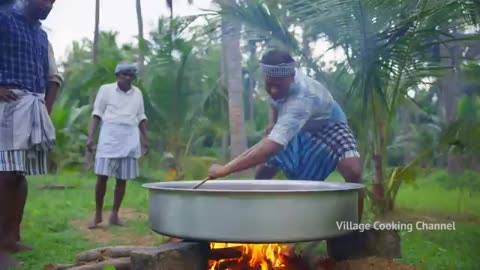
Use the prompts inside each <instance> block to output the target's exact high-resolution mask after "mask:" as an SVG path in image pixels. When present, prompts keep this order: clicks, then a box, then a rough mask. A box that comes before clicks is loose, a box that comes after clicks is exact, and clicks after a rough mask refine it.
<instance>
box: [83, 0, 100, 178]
mask: <svg viewBox="0 0 480 270" xmlns="http://www.w3.org/2000/svg"><path fill="white" fill-rule="evenodd" d="M99 38H100V0H95V30H94V33H93V48H92V61H93V65H94V66H96V65H97V62H98V43H99ZM94 102H95V94H93V93H92V94H91V95H90V98H89V105H90V108H93V103H94ZM92 163H93V154H92V153H90V152H89V151H88V150H87V149H85V154H84V168H83V169H84V170H85V171H88V170H90V168H91V167H92Z"/></svg>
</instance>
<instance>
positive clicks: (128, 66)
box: [115, 63, 138, 74]
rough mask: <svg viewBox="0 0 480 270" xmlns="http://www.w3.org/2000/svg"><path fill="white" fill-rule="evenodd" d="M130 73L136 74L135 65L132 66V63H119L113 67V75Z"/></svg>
mask: <svg viewBox="0 0 480 270" xmlns="http://www.w3.org/2000/svg"><path fill="white" fill-rule="evenodd" d="M125 71H128V72H132V73H134V74H137V72H138V68H137V64H132V63H120V64H118V65H117V67H115V74H118V73H120V72H125Z"/></svg>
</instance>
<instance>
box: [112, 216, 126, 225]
mask: <svg viewBox="0 0 480 270" xmlns="http://www.w3.org/2000/svg"><path fill="white" fill-rule="evenodd" d="M109 223H110V225H113V226H123V225H124V224H123V222H121V221H120V218H119V217H118V214H112V215H111V216H110V220H109Z"/></svg>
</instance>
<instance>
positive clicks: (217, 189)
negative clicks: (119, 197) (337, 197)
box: [142, 180, 365, 193]
mask: <svg viewBox="0 0 480 270" xmlns="http://www.w3.org/2000/svg"><path fill="white" fill-rule="evenodd" d="M200 182H201V181H178V182H170V181H168V182H155V183H147V184H143V185H142V186H143V187H144V188H148V189H150V190H159V191H175V192H178V191H181V192H196V193H198V192H201V193H299V192H301V193H309V192H339V191H355V190H361V189H363V188H365V185H363V184H358V183H349V182H320V181H305V180H210V181H209V182H206V183H205V184H203V186H201V187H199V188H198V189H193V187H194V186H195V185H196V184H198V183H200ZM246 187H248V188H246Z"/></svg>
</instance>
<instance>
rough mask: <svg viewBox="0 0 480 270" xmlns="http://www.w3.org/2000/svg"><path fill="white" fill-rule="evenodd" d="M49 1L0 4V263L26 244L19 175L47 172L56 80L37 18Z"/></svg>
mask: <svg viewBox="0 0 480 270" xmlns="http://www.w3.org/2000/svg"><path fill="white" fill-rule="evenodd" d="M53 3H54V0H23V1H21V2H19V5H17V6H14V7H7V8H5V9H2V10H0V227H1V230H2V231H0V235H1V238H0V268H2V267H8V266H12V265H16V264H18V262H16V261H14V260H12V259H11V258H10V257H8V256H7V255H6V253H5V251H10V252H17V251H24V250H29V249H30V247H28V246H25V245H23V244H21V243H19V242H18V240H19V238H20V223H21V220H22V216H23V209H24V206H25V202H26V198H27V183H26V178H25V176H26V175H39V174H46V173H47V153H48V152H49V151H50V150H51V147H52V145H53V142H54V140H55V130H54V128H53V124H52V122H51V120H50V118H49V116H48V113H49V112H50V111H51V108H52V106H53V102H54V100H55V97H56V92H57V89H58V88H59V86H60V84H61V81H62V80H61V77H59V76H56V75H55V73H56V69H55V64H54V63H53V64H51V63H49V57H53V55H52V54H51V53H52V50H51V47H50V44H49V42H48V38H47V34H46V32H45V31H43V30H42V29H41V23H40V21H41V20H44V19H46V18H47V16H48V14H49V13H50V11H51V9H52V6H53ZM51 61H53V62H54V60H51ZM52 67H53V69H52ZM19 119H21V120H20V121H19ZM2 269H3V268H2Z"/></svg>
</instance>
